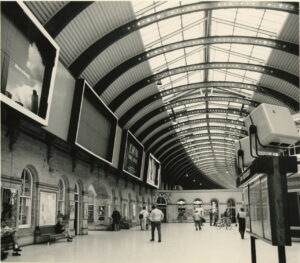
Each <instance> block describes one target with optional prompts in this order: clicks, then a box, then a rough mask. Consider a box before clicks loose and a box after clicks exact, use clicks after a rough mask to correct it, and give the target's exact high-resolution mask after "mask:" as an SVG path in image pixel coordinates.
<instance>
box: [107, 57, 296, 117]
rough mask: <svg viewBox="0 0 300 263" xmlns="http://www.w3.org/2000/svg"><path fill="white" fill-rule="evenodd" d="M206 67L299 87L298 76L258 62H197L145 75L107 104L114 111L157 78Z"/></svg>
mask: <svg viewBox="0 0 300 263" xmlns="http://www.w3.org/2000/svg"><path fill="white" fill-rule="evenodd" d="M207 69H239V70H247V71H254V72H259V73H261V74H266V75H270V76H272V77H275V78H279V79H281V80H284V81H286V82H288V83H290V84H292V85H294V86H295V88H296V89H299V78H298V76H295V75H293V74H291V73H288V72H285V71H283V70H280V69H276V68H273V67H269V66H262V65H258V64H249V63H236V62H209V63H199V64H193V65H187V66H182V67H177V68H174V69H168V70H165V71H162V72H160V73H157V74H154V75H151V76H147V77H146V78H144V79H142V80H140V81H138V82H136V83H135V84H133V85H132V86H130V87H128V88H127V89H125V90H124V91H123V92H121V93H120V94H118V96H117V97H116V98H114V100H113V101H112V102H111V103H110V104H109V108H110V109H111V110H112V111H114V112H115V111H116V110H117V109H118V108H119V107H120V106H121V105H122V104H123V103H124V102H125V101H126V100H127V99H128V98H129V97H131V96H132V95H134V94H135V93H136V92H138V91H139V90H141V89H143V88H144V87H146V86H148V85H149V84H151V83H153V82H156V81H158V80H161V79H164V78H167V77H171V76H173V75H177V74H181V73H186V72H190V71H199V70H207Z"/></svg>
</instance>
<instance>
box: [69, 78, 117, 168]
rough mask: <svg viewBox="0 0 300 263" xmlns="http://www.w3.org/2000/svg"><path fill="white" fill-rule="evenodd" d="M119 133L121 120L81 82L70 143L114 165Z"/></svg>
mask: <svg viewBox="0 0 300 263" xmlns="http://www.w3.org/2000/svg"><path fill="white" fill-rule="evenodd" d="M116 129H117V118H116V116H115V115H114V114H113V112H112V111H111V110H110V109H109V108H108V107H107V106H106V105H105V103H104V102H103V101H102V100H101V98H100V97H99V96H98V95H97V94H96V93H95V91H94V90H93V89H92V88H91V87H90V86H89V85H88V83H87V82H86V81H85V80H83V79H79V80H77V82H76V87H75V93H74V100H73V107H72V114H71V119H70V125H69V135H68V141H69V142H70V143H74V144H75V145H77V146H78V147H79V148H81V149H83V150H84V151H86V152H88V153H89V154H91V155H93V156H95V157H96V158H98V159H100V160H102V161H105V162H107V163H109V164H111V163H112V158H113V149H114V144H115V135H116Z"/></svg>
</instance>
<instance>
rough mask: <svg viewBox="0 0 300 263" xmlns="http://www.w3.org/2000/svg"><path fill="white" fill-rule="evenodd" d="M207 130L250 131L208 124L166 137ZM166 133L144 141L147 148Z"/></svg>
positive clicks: (243, 132) (245, 132)
mask: <svg viewBox="0 0 300 263" xmlns="http://www.w3.org/2000/svg"><path fill="white" fill-rule="evenodd" d="M205 130H207V131H208V130H218V131H219V130H221V131H228V132H233V133H235V132H237V131H239V132H240V134H244V135H248V132H247V131H246V130H244V129H236V128H231V127H226V126H207V125H206V126H201V127H194V128H188V129H183V130H181V131H178V132H176V131H175V132H174V133H172V134H170V135H168V136H167V137H165V138H173V137H176V136H180V135H183V134H188V133H192V132H197V131H205ZM167 131H169V129H167ZM171 131H172V129H171ZM169 132H170V131H169ZM164 134H165V133H162V134H161V133H160V134H158V135H157V136H152V137H151V138H150V139H149V140H148V141H147V142H146V143H144V146H145V149H148V148H149V147H150V146H151V145H152V144H153V143H155V141H157V140H158V139H159V138H160V137H161V136H163V135H164ZM165 138H164V139H162V140H160V141H159V142H157V143H156V145H158V144H160V142H161V141H163V140H165Z"/></svg>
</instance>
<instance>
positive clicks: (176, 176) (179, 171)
mask: <svg viewBox="0 0 300 263" xmlns="http://www.w3.org/2000/svg"><path fill="white" fill-rule="evenodd" d="M192 164H193V165H194V166H196V168H198V169H199V171H200V173H202V174H203V176H204V177H206V178H208V176H207V175H206V174H204V173H203V172H202V171H201V168H200V167H198V166H197V165H196V163H194V162H193V161H192ZM189 165H190V163H189V162H188V161H186V162H184V163H181V167H180V168H179V169H177V170H176V172H175V173H173V174H174V175H173V176H172V177H173V178H172V179H175V181H178V179H179V178H180V177H181V176H183V173H184V172H185V170H186V169H187V167H188V166H189ZM169 173H170V172H169ZM211 180H212V179H211Z"/></svg>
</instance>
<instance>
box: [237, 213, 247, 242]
mask: <svg viewBox="0 0 300 263" xmlns="http://www.w3.org/2000/svg"><path fill="white" fill-rule="evenodd" d="M237 220H238V222H239V232H240V234H241V238H242V239H244V234H245V229H246V212H245V211H244V208H243V207H241V209H240V211H239V212H238V214H237Z"/></svg>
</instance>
